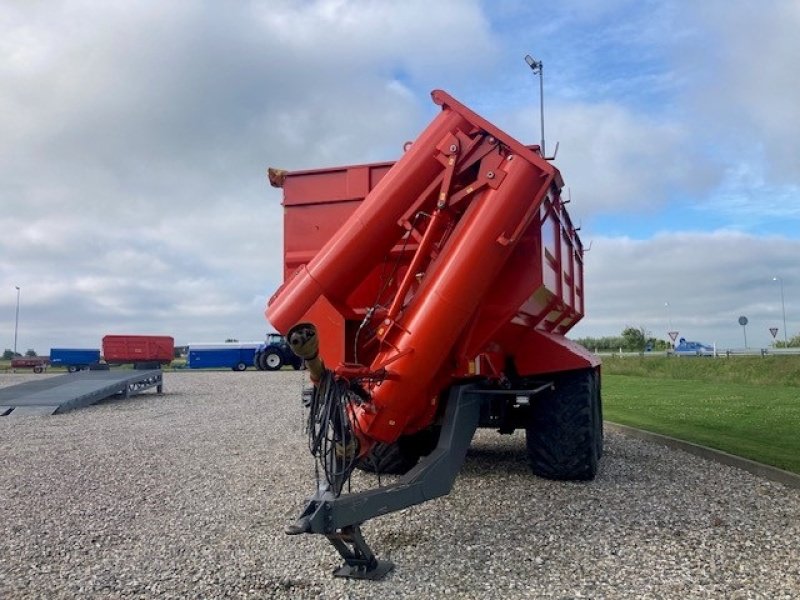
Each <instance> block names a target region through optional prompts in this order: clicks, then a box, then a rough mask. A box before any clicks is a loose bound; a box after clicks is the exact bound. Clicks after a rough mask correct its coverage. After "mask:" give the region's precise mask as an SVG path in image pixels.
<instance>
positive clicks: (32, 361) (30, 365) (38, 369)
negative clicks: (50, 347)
mask: <svg viewBox="0 0 800 600" xmlns="http://www.w3.org/2000/svg"><path fill="white" fill-rule="evenodd" d="M49 365H50V359H49V358H47V357H46V356H21V357H19V358H12V359H11V368H12V369H33V372H34V373H42V372H44V370H45V369H46V368H47V367H48V366H49Z"/></svg>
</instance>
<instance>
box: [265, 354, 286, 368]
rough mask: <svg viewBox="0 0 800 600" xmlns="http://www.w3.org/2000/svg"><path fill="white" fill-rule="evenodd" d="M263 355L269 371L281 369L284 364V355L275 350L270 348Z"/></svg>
mask: <svg viewBox="0 0 800 600" xmlns="http://www.w3.org/2000/svg"><path fill="white" fill-rule="evenodd" d="M262 356H263V361H264V368H265V369H266V370H267V371H279V370H280V368H281V367H282V366H283V357H282V356H281V355H280V354H278V353H277V352H275V351H274V350H268V351H266V352H264V354H263V355H262Z"/></svg>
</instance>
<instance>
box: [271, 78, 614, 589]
mask: <svg viewBox="0 0 800 600" xmlns="http://www.w3.org/2000/svg"><path fill="white" fill-rule="evenodd" d="M432 97H433V101H434V102H435V103H436V104H438V105H439V106H441V109H442V110H441V112H440V113H439V115H438V116H437V117H436V118H435V119H434V120H433V121H432V122H431V123H430V125H429V126H428V127H427V128H426V129H425V130H424V131H423V132H422V133H421V135H420V136H419V137H418V138H417V139H416V141H414V142H413V143H411V144H407V145H406V151H405V153H404V155H403V156H402V157H401V158H400V159H399V160H398V161H397V162H395V163H379V164H370V165H357V166H345V167H337V168H330V169H320V170H313V171H295V172H286V171H281V170H277V169H270V171H269V177H270V182H271V183H272V184H273V185H275V186H278V187H282V188H283V207H284V283H283V285H282V286H281V287H280V288H279V289H278V290H277V291H276V292H275V294H274V295H273V296H272V298H271V299H270V300H269V302H268V306H267V309H266V316H267V318H268V320H269V322H270V323H271V324H272V325H273V326H274V327H275V328H276V329H277V330H278V331H279V332H281V333H283V334H284V335H286V337H287V339H288V341H289V344H290V345H291V347H292V349H293V350H294V351H295V352H296V354H297V355H298V356H300V357H302V358H303V359H304V360H305V361H306V365H307V367H308V369H309V373H310V376H311V381H312V383H313V386H312V387H310V388H309V389H308V390H306V391H305V392H304V403H305V404H306V405H307V406H308V421H307V426H306V429H307V432H308V435H309V447H310V449H311V452H312V454H313V456H314V458H315V460H316V461H317V463H318V470H317V472H318V478H319V481H318V482H317V484H316V487H315V488H314V490H315V491H314V492H313V496H312V497H311V498H310V500H309V501H308V503H307V504H306V505H305V507H304V509H303V510H302V511H301V513H300V516H299V518H298V519H297V520H296V522H294V523H293V524H291V525H289V526H288V527H287V528H286V533H289V534H302V533H314V534H320V535H324V536H326V537H327V539H328V540H329V541H330V542H331V543H332V544H333V546H334V547H335V548H336V550H337V551H338V552H339V553H340V554H341V556H342V557H343V559H344V561H345V562H344V565H343V566H342V567H341V568H340V569H339V570H337V571H336V572H335V575H338V576H344V577H355V578H369V579H377V578H380V577H382V576H383V575H385V574H386V573H387V572H388V571H389V570H390V569H391V568H392V566H393V565H392V564H391V563H390V562H388V561H385V560H379V559H378V558H377V557H376V556H375V554H374V553H373V552H372V550H371V549H370V547H369V546H368V545H367V543H366V542H365V540H364V538H363V536H362V535H361V530H360V525H361V524H362V523H363V522H364V521H366V520H368V519H370V518H373V517H376V516H380V515H383V514H386V513H389V512H392V511H396V510H400V509H402V508H405V507H408V506H411V505H414V504H418V503H420V502H424V501H426V500H429V499H432V498H435V497H437V496H441V495H444V494H447V493H449V491H450V489H451V488H452V484H453V481H454V479H455V477H456V474H457V472H458V470H459V468H460V466H461V464H462V462H463V460H464V456H465V454H466V451H467V448H468V447H469V444H470V441H471V439H472V436H473V434H474V432H475V429H476V428H477V427H490V428H492V429H495V430H497V431H498V432H499V433H501V434H510V433H512V432H513V431H515V430H517V429H523V430H525V432H526V446H527V454H528V459H529V463H530V466H531V469H532V470H533V473H535V474H536V475H539V476H543V477H547V478H552V479H573V480H591V479H593V478H594V477H595V474H596V473H597V469H598V461H599V460H600V457H601V454H602V449H603V429H602V412H601V399H600V364H599V360H598V359H597V358H596V357H595V356H594V355H592V354H591V353H589V352H588V351H587V350H585V349H584V348H582V347H581V346H578V345H577V344H574V343H572V342H571V341H570V340H568V339H567V338H566V337H565V334H566V333H567V331H569V330H570V328H572V327H573V326H574V325H575V324H576V323H577V322H578V321H579V320H580V319H581V318H582V317H583V314H584V279H583V253H584V251H583V246H582V244H581V241H580V239H579V237H578V234H577V232H576V229H575V227H573V224H572V222H571V220H570V217H569V215H568V214H567V211H566V209H565V206H564V205H565V201H564V200H562V196H561V190H562V187H563V181H562V178H561V174H560V173H559V171H558V169H556V168H555V167H554V166H553V165H552V164H551V163H550V162H548V160H547V159H546V158H545V157H544V156H542V154H541V151H540V148H539V147H538V146H525V145H523V144H522V143H520V142H518V141H517V140H516V139H514V138H513V137H511V136H509V135H508V134H506V133H504V132H503V131H501V130H500V129H498V128H497V127H495V126H494V125H492V124H491V123H489V122H488V121H486V120H485V119H483V118H482V117H480V116H479V115H477V114H475V113H474V112H473V111H471V110H470V109H469V108H467V107H466V106H464V105H463V104H461V103H459V102H458V101H456V100H455V99H454V98H452V97H451V96H449V95H448V94H446V93H445V92H442V91H434V92H433V94H432ZM355 468H361V469H364V470H367V471H377V472H394V473H399V474H401V477H400V478H399V479H398V480H397V482H396V483H392V484H390V485H385V486H383V487H378V488H376V489H368V490H364V491H357V492H352V493H348V492H347V490H348V486H347V483H348V481H349V479H350V475H351V474H352V472H353V470H354V469H355ZM454 551H455V552H458V550H457V549H456V550H454Z"/></svg>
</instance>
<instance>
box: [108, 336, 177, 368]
mask: <svg viewBox="0 0 800 600" xmlns="http://www.w3.org/2000/svg"><path fill="white" fill-rule="evenodd" d="M174 355H175V340H174V339H173V338H172V337H171V336H167V335H107V336H105V337H104V338H103V358H104V359H105V361H106V362H107V363H108V364H125V363H146V362H157V363H161V364H164V365H165V364H169V363H170V362H172V359H173V358H174Z"/></svg>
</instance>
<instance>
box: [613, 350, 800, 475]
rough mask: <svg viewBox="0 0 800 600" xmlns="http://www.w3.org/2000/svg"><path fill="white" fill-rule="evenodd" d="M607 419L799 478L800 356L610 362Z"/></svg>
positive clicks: (647, 359) (625, 359) (654, 359)
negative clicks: (774, 467) (784, 470)
mask: <svg viewBox="0 0 800 600" xmlns="http://www.w3.org/2000/svg"><path fill="white" fill-rule="evenodd" d="M603 402H604V407H603V408H604V416H605V418H606V419H608V420H609V421H613V422H616V423H622V424H625V425H630V426H633V427H638V428H641V429H647V430H649V431H654V432H657V433H662V434H665V435H670V436H673V437H676V438H680V439H684V440H687V441H691V442H695V443H698V444H703V445H705V446H710V447H712V448H717V449H719V450H724V451H726V452H730V453H731V454H737V455H739V456H743V457H745V458H749V459H752V460H755V461H758V462H762V463H765V464H769V465H773V466H776V467H779V468H781V469H786V470H788V471H793V472H795V473H800V357H767V358H759V357H736V358H730V359H713V358H703V357H699V358H685V357H684V358H675V357H672V358H643V359H636V358H624V359H609V360H606V361H604V363H603Z"/></svg>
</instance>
